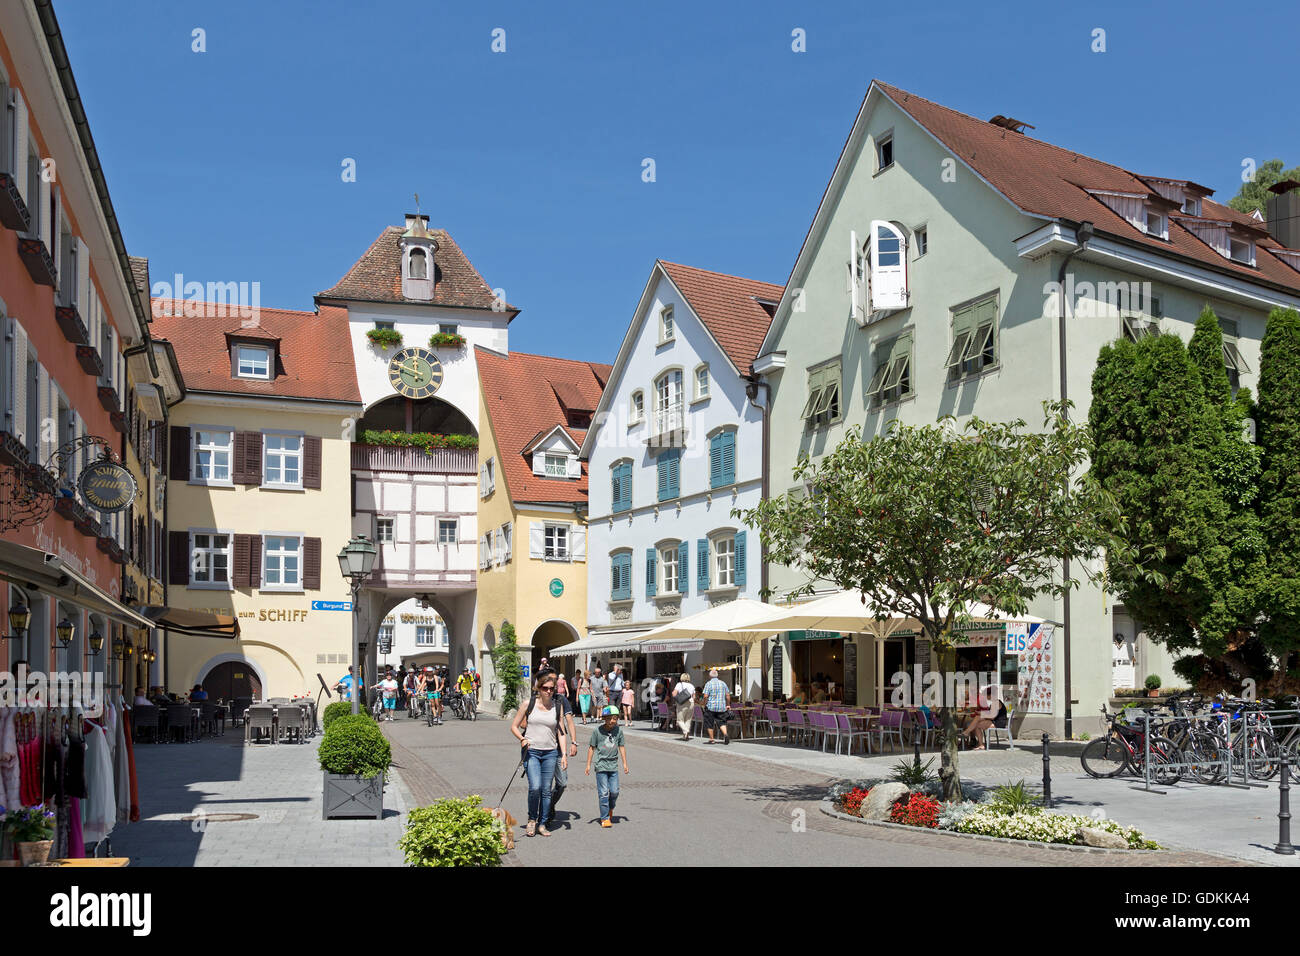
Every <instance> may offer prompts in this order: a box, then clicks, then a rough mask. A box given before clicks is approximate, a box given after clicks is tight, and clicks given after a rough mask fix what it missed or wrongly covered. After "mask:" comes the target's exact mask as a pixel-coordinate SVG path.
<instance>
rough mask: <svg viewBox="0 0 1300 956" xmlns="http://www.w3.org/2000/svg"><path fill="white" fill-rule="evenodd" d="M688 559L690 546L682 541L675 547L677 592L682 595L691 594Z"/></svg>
mask: <svg viewBox="0 0 1300 956" xmlns="http://www.w3.org/2000/svg"><path fill="white" fill-rule="evenodd" d="M690 558H691V548H690V545H688V544H687V543H686V542H685V541H683V542H682V543H681V544H679V545H678V546H677V565H678V568H677V590H679V591H681V592H682V594H689V593H690V592H691V576H690V570H689V569H690Z"/></svg>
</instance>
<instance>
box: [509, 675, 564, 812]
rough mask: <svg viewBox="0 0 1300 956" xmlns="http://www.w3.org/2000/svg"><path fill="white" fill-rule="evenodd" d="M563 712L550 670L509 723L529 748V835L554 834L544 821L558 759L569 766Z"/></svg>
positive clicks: (521, 743) (527, 761)
mask: <svg viewBox="0 0 1300 956" xmlns="http://www.w3.org/2000/svg"><path fill="white" fill-rule="evenodd" d="M560 714H561V708H560V706H559V705H557V703H556V701H555V674H554V673H551V674H548V675H547V676H545V677H543V678H541V679H540V680H539V681H538V682H537V687H536V691H535V693H534V694H533V697H532V699H531V700H530V701H529V702H528V706H527V707H523V708H520V710H519V711H518V712H517V713H516V714H515V719H514V721H513V722H512V723H511V724H510V732H511V733H512V734H514V735H515V737H517V738H518V739H519V744H520V746H522V747H524V748H525V749H526V751H527V753H526V754H525V757H524V759H525V762H526V769H527V771H528V826H527V827H526V828H525V829H524V834H525V835H526V836H533V835H534V834H536V833H540V834H541V835H542V836H550V835H551V831H550V830H548V829H546V827H545V826H543V825H541V824H542V823H543V822H544V821H545V820H548V819H549V818H550V815H551V785H552V781H553V779H554V777H555V764H556V761H559V764H560V768H561V769H562V770H568V769H569V758H568V756H567V755H566V750H567V749H568V748H567V744H566V739H565V738H566V734H565V731H564V724H563V722H562V721H561V720H560Z"/></svg>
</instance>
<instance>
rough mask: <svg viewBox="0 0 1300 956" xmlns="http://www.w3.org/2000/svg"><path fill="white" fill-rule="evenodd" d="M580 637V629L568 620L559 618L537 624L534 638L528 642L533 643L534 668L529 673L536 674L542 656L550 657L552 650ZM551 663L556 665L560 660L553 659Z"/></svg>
mask: <svg viewBox="0 0 1300 956" xmlns="http://www.w3.org/2000/svg"><path fill="white" fill-rule="evenodd" d="M578 638H579V634H578V629H577V628H575V627H574V626H573V625H572V624H570V623H569V622H568V621H564V620H560V619H559V618H553V619H552V620H549V621H543V622H542V623H541V624H539V625H537V627H536V628H534V629H533V635H532V639H531V640H530V641H529V642H528V643H529V644H531V645H532V660H531V661H529V663H530V664H531V666H532V669H531V671H530V672H529V673H530V674H536V673H537V668H538V667H539V666H540V665H541V662H542V658H543V657H548V656H549V655H550V652H551V651H553V650H555V649H556V648H557V647H563V646H564V645H565V644H572V643H573V642H574V641H576V640H578ZM550 663H551V666H552V667H555V666H556V665H557V663H558V662H557V661H555V660H552V661H551V662H550Z"/></svg>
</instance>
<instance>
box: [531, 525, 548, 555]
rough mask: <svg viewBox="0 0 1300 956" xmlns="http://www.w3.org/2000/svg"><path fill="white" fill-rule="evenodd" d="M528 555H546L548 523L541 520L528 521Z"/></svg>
mask: <svg viewBox="0 0 1300 956" xmlns="http://www.w3.org/2000/svg"><path fill="white" fill-rule="evenodd" d="M528 556H529V557H530V558H544V557H546V525H545V524H543V523H542V522H540V521H530V522H528Z"/></svg>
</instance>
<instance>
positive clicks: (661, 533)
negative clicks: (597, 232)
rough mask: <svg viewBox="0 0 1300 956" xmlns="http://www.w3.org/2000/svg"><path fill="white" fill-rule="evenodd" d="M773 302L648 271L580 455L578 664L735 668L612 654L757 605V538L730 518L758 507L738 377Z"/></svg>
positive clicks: (766, 289) (760, 286)
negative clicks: (693, 621)
mask: <svg viewBox="0 0 1300 956" xmlns="http://www.w3.org/2000/svg"><path fill="white" fill-rule="evenodd" d="M780 294H781V288H780V287H779V286H774V285H770V284H768V283H762V282H754V281H751V280H747V279H739V278H736V277H734V276H727V275H722V274H720V273H714V272H707V271H704V270H701V269H694V268H690V267H687V266H681V265H676V264H673V263H666V262H662V261H659V262H656V264H655V267H654V269H653V271H652V273H651V275H650V279H649V281H648V283H647V284H646V287H645V291H644V292H643V294H642V296H641V300H640V302H639V304H638V306H637V310H636V313H635V315H634V317H633V319H632V323H631V326H630V327H629V329H628V331H627V334H626V336H625V337H624V340H623V343H622V346H621V347H620V349H619V353H618V358H617V360H616V362H615V363H614V370H613V373H612V375H611V378H610V380H609V383H608V385H607V386H606V388H605V392H604V395H603V397H602V398H601V403H600V408H599V410H598V411H597V413H596V416H595V423H594V424H593V426H592V428H591V430H590V431H589V432H588V433H587V437H586V440H585V442H584V444H583V449H582V456H583V458H584V459H585V460H586V461H587V462H588V475H589V480H590V491H589V495H590V510H589V516H588V549H587V550H588V559H587V560H588V575H589V577H588V582H587V595H588V597H587V601H588V609H587V621H588V637H589V640H588V642H587V643H589V644H593V643H594V644H598V645H599V648H598V649H597V650H596V651H595V652H594V653H593V655H592V658H591V660H593V661H599V662H600V663H602V664H603V665H605V666H608V665H609V664H610V663H612V662H616V661H622V662H624V663H625V665H626V669H627V670H628V671H629V673H631V674H632V676H633V677H636V678H641V677H645V676H651V675H655V674H663V673H674V672H680V671H681V670H682V667H683V665H685V666H687V667H692V666H694V667H699V666H700V665H701V664H703V663H706V662H707V663H718V662H721V661H722V660H736V657H735V653H736V647H735V645H734V644H732V643H730V642H724V643H723V644H719V645H718V646H717V647H716V648H715V647H711V646H692V647H690V649H689V650H688V651H686V652H685V653H686V658H685V659H683V657H682V654H683V651H682V650H681V649H674V650H671V651H669V650H664V651H662V652H655V651H654V649H653V646H651V647H650V648H648V650H649V651H650V653H648V654H645V655H640V654H638V653H633V652H631V651H629V650H628V648H627V646H626V642H627V641H629V640H632V639H635V638H636V637H637V636H639V635H641V634H644V633H645V632H646V631H648V630H650V629H651V628H653V627H655V626H657V625H659V624H661V623H663V622H665V621H669V620H673V619H675V618H679V617H685V616H689V615H691V614H695V613H697V612H699V611H702V610H705V609H707V608H709V607H711V606H713V605H715V604H720V603H725V602H727V601H730V600H733V599H735V598H737V597H749V598H755V599H756V598H757V597H758V593H759V589H760V586H761V580H762V577H761V575H762V569H761V549H760V546H759V541H758V534H757V532H756V531H754V530H753V529H752V528H748V527H746V526H745V525H744V524H743V523H742V522H740V521H739V520H738V519H737V518H735V517H733V516H732V512H733V509H744V508H752V507H754V506H755V505H757V504H758V502H759V501H760V500H761V495H762V476H763V457H764V456H763V409H762V403H763V400H764V394H763V391H762V389H761V388H755V387H753V386H752V385H751V383H750V381H749V379H750V371H751V370H750V364H751V363H752V361H753V357H754V355H755V354H756V350H757V347H758V345H759V343H760V342H761V340H762V337H763V334H764V333H765V332H766V329H767V325H768V322H769V321H770V313H769V312H768V309H769V308H770V307H771V305H772V304H774V303H775V302H776V301H777V300H778V299H779V297H780ZM591 639H598V640H596V641H592V640H591ZM710 655H713V656H710ZM713 657H717V658H718V660H714V659H713ZM706 658H707V661H706ZM586 663H588V662H587V661H584V660H579V661H578V664H579V666H585V665H586ZM753 666H754V670H753V672H752V682H757V681H758V680H759V678H760V672H759V670H758V665H757V661H755V662H753ZM693 676H695V677H698V676H700V675H699V673H698V672H696V673H694V674H693Z"/></svg>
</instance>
